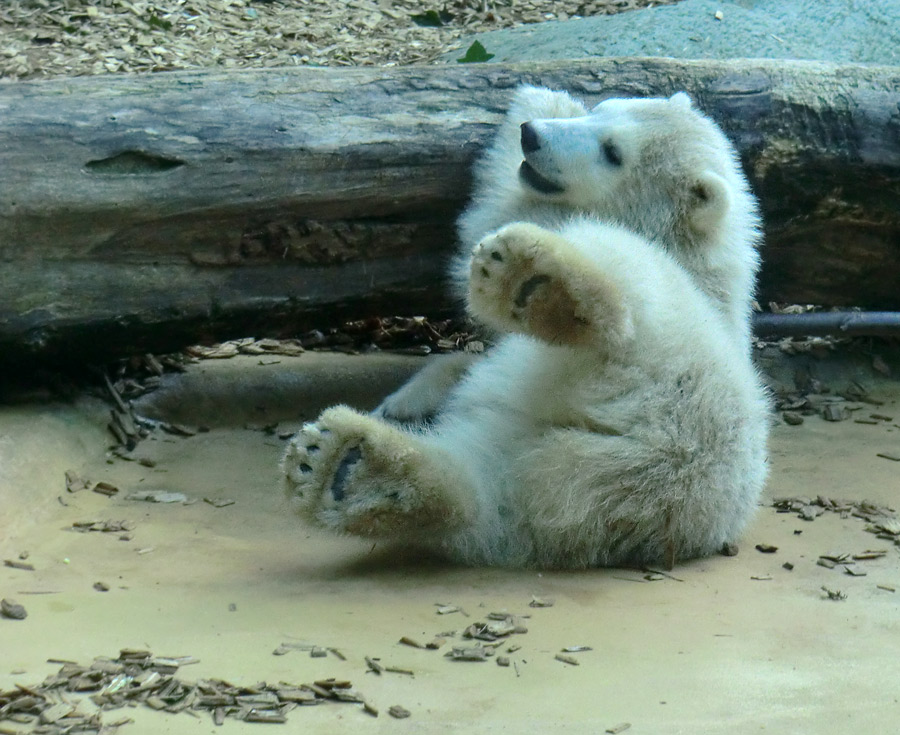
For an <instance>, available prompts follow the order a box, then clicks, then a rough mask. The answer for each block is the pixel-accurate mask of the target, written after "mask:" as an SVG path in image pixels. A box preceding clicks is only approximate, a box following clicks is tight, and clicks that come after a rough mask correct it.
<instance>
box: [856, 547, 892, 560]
mask: <svg viewBox="0 0 900 735" xmlns="http://www.w3.org/2000/svg"><path fill="white" fill-rule="evenodd" d="M886 554H887V549H866V550H865V551H863V552H862V553H860V554H854V555H853V558H854V559H855V560H857V561H867V560H869V559H881V558H882V557H883V556H885V555H886Z"/></svg>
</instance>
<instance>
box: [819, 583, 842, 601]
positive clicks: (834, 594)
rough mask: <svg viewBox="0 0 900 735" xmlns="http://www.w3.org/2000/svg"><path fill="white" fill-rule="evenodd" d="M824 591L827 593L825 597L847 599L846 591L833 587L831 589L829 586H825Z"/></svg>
mask: <svg viewBox="0 0 900 735" xmlns="http://www.w3.org/2000/svg"><path fill="white" fill-rule="evenodd" d="M822 591H823V592H824V593H825V599H828V600H846V599H847V595H846V593H844V592H841V591H840V590H832V589H829V588H828V587H825V586H823V587H822Z"/></svg>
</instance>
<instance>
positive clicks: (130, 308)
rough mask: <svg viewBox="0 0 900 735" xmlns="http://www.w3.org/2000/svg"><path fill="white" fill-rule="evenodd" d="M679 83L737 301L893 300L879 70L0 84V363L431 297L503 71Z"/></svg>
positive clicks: (493, 113)
mask: <svg viewBox="0 0 900 735" xmlns="http://www.w3.org/2000/svg"><path fill="white" fill-rule="evenodd" d="M522 82H527V83H531V84H543V85H546V86H549V87H553V88H558V89H566V90H569V91H571V92H572V93H574V94H576V95H579V96H581V97H583V98H585V99H586V100H587V101H588V102H589V103H592V104H593V103H596V102H599V101H601V100H602V99H604V98H606V97H610V96H621V95H639V96H644V95H668V94H671V93H673V92H675V91H679V90H685V91H687V92H688V93H690V94H691V95H692V96H693V97H694V99H695V100H696V102H697V104H698V106H699V107H700V108H701V109H703V110H704V111H706V112H707V113H709V114H710V115H711V116H712V117H713V118H714V119H716V120H717V121H718V122H719V124H720V125H721V126H722V127H723V128H724V129H725V131H726V132H727V133H728V135H729V136H730V137H731V138H732V140H734V141H735V143H736V144H737V147H738V149H739V151H740V155H741V158H742V161H743V164H744V166H745V169H746V171H747V173H748V175H749V177H750V180H751V183H752V185H753V188H754V190H755V192H756V193H757V195H758V196H759V198H760V200H761V203H762V209H763V215H764V220H765V232H766V244H765V248H764V251H763V259H764V263H765V265H764V268H763V272H762V277H761V284H760V294H759V298H760V301H763V302H765V301H770V300H771V301H780V302H791V303H817V304H826V305H854V306H862V307H867V308H873V309H900V267H898V263H900V69H898V68H894V67H876V66H836V65H831V64H825V63H819V62H786V61H764V60H763V61H757V60H732V61H707V60H704V61H683V60H673V59H597V60H590V61H577V62H552V63H522V64H512V65H500V64H496V65H495V64H484V65H456V66H433V67H407V68H354V69H337V68H329V69H311V68H302V69H291V70H285V69H277V70H264V71H258V70H247V71H240V72H211V71H203V72H196V73H195V72H179V73H164V74H155V75H140V76H139V75H128V76H102V77H82V78H72V79H61V80H47V81H37V82H17V83H4V84H0V360H2V359H4V358H10V359H11V358H18V359H25V360H29V359H31V358H33V357H40V358H47V359H55V358H60V357H65V358H72V357H73V356H75V357H78V358H80V357H81V356H82V355H91V356H93V357H94V358H95V359H96V358H97V357H98V356H100V355H115V354H126V353H129V352H135V351H146V350H172V349H178V348H180V347H182V346H184V345H185V344H186V343H188V342H190V341H196V340H218V339H226V338H232V337H237V336H257V337H263V336H284V335H287V334H293V333H296V332H297V331H299V330H303V329H307V328H312V327H314V326H315V327H321V326H325V325H328V324H333V323H336V322H338V321H340V320H342V319H345V318H356V317H364V316H369V315H372V314H382V315H386V314H393V313H398V314H421V313H424V314H430V315H438V314H444V313H448V312H449V311H452V310H453V309H454V308H455V305H454V304H453V303H452V301H451V299H450V297H449V294H448V293H447V292H446V291H445V289H444V288H443V283H444V281H443V272H444V268H445V264H446V260H447V257H448V255H449V254H450V253H451V252H452V251H453V249H454V247H455V234H454V227H453V222H454V219H455V217H456V215H457V214H458V213H459V211H460V210H461V208H462V207H463V206H464V204H465V201H466V197H467V193H468V190H469V184H470V168H471V164H472V161H473V160H474V158H475V156H476V155H477V154H478V152H479V150H481V149H482V147H483V146H484V145H485V144H486V143H487V141H489V139H490V136H491V134H492V132H493V131H494V129H495V127H496V125H497V124H498V123H499V122H500V120H501V118H502V115H503V113H504V111H505V109H506V106H507V103H508V100H509V97H510V95H511V94H512V92H513V90H514V88H515V87H516V86H517V85H518V84H520V83H522Z"/></svg>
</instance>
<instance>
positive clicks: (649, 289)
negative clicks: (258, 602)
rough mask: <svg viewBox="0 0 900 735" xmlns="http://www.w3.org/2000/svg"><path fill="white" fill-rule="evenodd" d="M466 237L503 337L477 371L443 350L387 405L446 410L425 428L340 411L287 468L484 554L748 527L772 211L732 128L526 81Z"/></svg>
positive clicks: (307, 496)
mask: <svg viewBox="0 0 900 735" xmlns="http://www.w3.org/2000/svg"><path fill="white" fill-rule="evenodd" d="M529 121H530V122H531V127H532V130H533V131H534V132H535V134H536V136H537V139H538V141H539V143H540V146H539V148H538V149H537V150H533V151H530V152H529V153H528V154H526V155H525V158H526V160H527V161H528V164H529V165H530V166H531V167H532V169H533V170H534V171H536V172H537V174H539V175H540V176H541V177H543V179H545V180H546V181H550V182H553V183H554V184H557V185H559V186H560V187H561V189H562V190H561V191H559V192H555V193H549V192H545V193H541V192H540V191H536V190H535V189H534V188H533V187H532V186H529V184H528V183H526V182H524V181H523V180H522V179H521V178H520V176H519V173H518V171H519V167H520V165H521V164H522V161H523V151H522V148H521V144H520V130H519V126H520V124H521V123H523V122H529ZM604 146H614V150H615V152H614V153H613V154H612V158H611V159H610V156H608V155H607V154H606V153H605V149H604ZM611 160H612V162H611ZM616 161H619V163H616ZM460 233H461V239H462V243H463V248H462V252H461V255H460V257H459V258H458V260H457V262H456V264H455V265H454V276H455V279H456V282H457V284H458V287H459V289H460V292H461V293H464V295H465V296H466V298H467V302H468V304H469V308H470V310H471V311H472V314H473V316H474V317H475V318H477V319H480V320H481V321H483V322H484V323H485V324H486V325H487V326H488V327H490V328H491V329H493V330H494V331H495V332H496V333H498V334H500V335H505V336H501V338H500V339H499V342H498V344H497V345H496V346H495V347H494V348H493V349H492V350H490V351H489V353H488V354H487V355H486V356H485V357H483V358H482V359H480V360H478V361H477V362H475V363H474V364H473V365H472V366H471V367H469V368H468V371H467V372H466V373H465V374H464V375H463V377H462V379H461V380H460V381H459V382H458V383H456V382H455V380H456V376H457V375H458V373H459V372H460V368H461V363H460V362H458V361H452V360H451V361H445V362H443V363H440V364H439V365H438V366H436V367H432V368H430V369H429V372H428V373H426V374H423V375H422V376H421V377H419V378H418V379H417V381H414V382H413V383H411V384H410V385H408V386H407V387H406V388H404V389H402V390H401V392H400V393H398V394H395V396H393V397H390V398H389V399H388V400H387V401H386V402H385V404H383V406H382V407H381V408H380V409H379V414H378V415H379V416H380V417H391V416H397V417H398V418H403V419H405V420H416V419H421V418H424V414H425V413H433V412H435V411H437V412H438V414H437V418H436V420H435V424H434V426H433V427H432V428H430V429H428V430H423V429H417V430H403V429H400V428H398V427H394V426H392V425H391V424H390V423H386V422H385V421H384V420H383V419H382V418H376V417H369V416H363V415H360V414H356V413H355V412H352V411H350V410H349V409H346V408H337V409H331V410H329V411H327V412H326V413H325V414H323V415H322V417H320V420H319V422H318V423H317V424H316V425H315V426H314V427H310V428H309V429H308V431H307V433H306V434H304V435H301V436H300V437H299V438H298V439H296V440H295V441H294V442H293V443H292V445H291V447H290V448H289V450H288V453H287V455H286V457H285V461H284V472H285V476H286V489H287V492H288V494H289V496H290V497H292V498H293V499H294V500H295V502H296V503H297V505H298V508H299V510H300V512H301V513H302V514H303V515H304V516H306V517H307V518H308V519H309V520H311V521H312V522H314V523H318V524H320V525H324V526H327V527H330V528H333V529H335V530H338V531H344V532H351V533H357V534H362V535H370V536H388V537H391V538H395V539H396V538H404V537H405V538H409V539H418V540H420V541H424V542H426V543H429V544H430V545H432V546H434V547H437V548H439V549H441V550H443V551H444V552H445V553H447V554H448V555H449V556H450V557H451V558H454V559H456V560H459V561H463V562H465V563H470V564H501V565H538V566H553V567H585V566H593V565H617V564H629V563H637V564H640V563H648V562H657V563H658V562H669V563H671V562H673V561H674V560H676V559H686V558H691V557H696V556H702V555H708V554H711V553H714V552H716V551H717V550H719V549H720V548H721V546H722V545H723V544H724V543H728V542H734V541H735V540H737V538H738V537H739V536H740V534H741V532H742V531H743V529H744V527H745V525H746V523H747V521H748V519H749V518H750V516H751V514H752V512H753V509H754V507H755V506H756V503H757V499H758V497H759V493H760V491H761V488H762V486H763V483H764V480H765V476H766V459H765V454H766V439H767V431H768V407H767V402H766V397H765V394H764V391H763V389H762V387H761V384H760V381H759V379H758V376H757V374H756V372H755V370H754V367H753V365H752V363H751V361H750V350H749V341H750V339H749V334H750V331H749V315H750V300H751V298H752V291H753V284H754V279H755V273H756V269H757V267H758V256H757V252H756V245H757V242H758V239H759V234H758V224H757V215H756V206H755V202H754V200H753V198H752V196H751V195H750V193H749V191H748V188H747V185H746V182H745V180H744V177H743V176H742V174H741V172H740V170H739V168H738V165H737V162H736V159H735V155H734V151H733V149H732V147H731V146H730V144H729V143H728V141H727V140H726V139H725V137H724V136H723V135H722V133H721V132H720V131H719V130H718V128H717V127H716V126H715V125H714V124H713V123H712V122H711V121H710V120H708V119H707V118H705V117H704V116H702V115H701V114H700V113H699V112H697V111H696V110H695V109H694V108H693V107H692V105H691V102H690V100H689V98H687V96H686V95H683V94H678V95H675V96H674V97H672V98H670V99H653V100H626V99H616V100H608V101H606V102H603V103H601V104H600V105H598V106H597V107H596V108H594V109H593V110H592V111H590V112H587V111H586V110H585V108H584V107H583V106H582V105H581V104H580V103H579V102H577V101H575V100H573V99H572V98H571V97H569V96H568V95H566V94H564V93H561V92H551V91H549V90H544V89H537V88H533V87H524V88H521V89H520V90H519V91H518V92H517V94H516V96H515V99H514V100H513V103H512V106H511V109H510V111H509V114H508V116H507V120H506V122H505V123H504V124H503V126H502V128H501V130H500V131H499V134H498V137H497V140H496V142H495V143H494V145H493V147H492V148H491V149H490V150H489V151H488V152H487V153H486V154H485V156H484V158H483V160H482V161H481V163H480V165H479V168H478V171H477V184H476V190H475V194H474V196H473V202H472V205H471V206H470V207H469V209H468V210H467V211H466V212H465V213H464V214H463V216H462V217H461V219H460ZM417 412H418V415H417ZM323 429H327V431H324V432H323V431H322V430H323ZM350 449H353V450H357V451H356V452H355V454H354V455H353V456H352V457H351V458H352V459H353V460H354V461H353V462H350V461H349V460H346V459H345V458H346V457H348V456H351V455H348V450H350ZM336 478H339V479H336ZM336 488H337V489H336ZM338 495H340V496H341V497H340V498H338V497H337V496H338Z"/></svg>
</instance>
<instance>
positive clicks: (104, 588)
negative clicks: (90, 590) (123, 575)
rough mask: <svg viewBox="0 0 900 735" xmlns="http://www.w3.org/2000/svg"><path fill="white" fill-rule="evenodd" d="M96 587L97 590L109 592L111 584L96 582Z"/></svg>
mask: <svg viewBox="0 0 900 735" xmlns="http://www.w3.org/2000/svg"><path fill="white" fill-rule="evenodd" d="M94 589H95V590H97V592H109V585H108V584H106V582H94Z"/></svg>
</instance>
